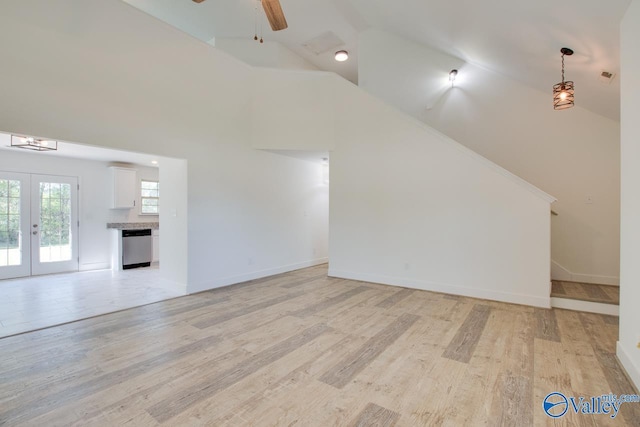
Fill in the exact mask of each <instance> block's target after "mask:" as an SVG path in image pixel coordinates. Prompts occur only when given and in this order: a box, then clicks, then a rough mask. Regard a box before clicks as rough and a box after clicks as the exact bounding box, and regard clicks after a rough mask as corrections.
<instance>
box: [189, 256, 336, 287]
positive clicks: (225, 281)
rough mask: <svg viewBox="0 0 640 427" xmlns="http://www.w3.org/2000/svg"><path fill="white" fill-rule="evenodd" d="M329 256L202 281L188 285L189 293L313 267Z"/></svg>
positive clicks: (326, 259)
mask: <svg viewBox="0 0 640 427" xmlns="http://www.w3.org/2000/svg"><path fill="white" fill-rule="evenodd" d="M327 262H329V258H316V259H312V260H309V261H303V262H299V263H295V264H288V265H283V266H280V267H273V268H267V269H264V270H259V271H252V272H250V273H245V274H240V275H237V276H229V277H224V278H222V279H216V280H213V281H211V282H207V283H200V284H198V285H195V286H187V294H194V293H197V292H203V291H208V290H211V289H216V288H222V287H224V286H229V285H234V284H236V283H242V282H246V281H249V280H255V279H262V278H263V277H269V276H273V275H275V274H280V273H287V272H289V271H294V270H299V269H301V268H307V267H313V266H316V265H320V264H326V263H327Z"/></svg>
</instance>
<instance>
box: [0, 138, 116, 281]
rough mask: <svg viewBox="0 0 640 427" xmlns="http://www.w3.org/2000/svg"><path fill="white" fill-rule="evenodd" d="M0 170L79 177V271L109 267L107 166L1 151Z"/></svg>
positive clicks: (42, 155)
mask: <svg viewBox="0 0 640 427" xmlns="http://www.w3.org/2000/svg"><path fill="white" fill-rule="evenodd" d="M0 170H4V171H12V172H23V173H35V174H45V175H64V176H74V177H78V183H79V184H80V191H79V193H78V202H79V203H78V207H79V215H80V240H79V242H78V245H79V256H80V265H79V268H80V270H95V269H101V268H110V266H111V251H110V249H109V245H110V242H111V240H110V234H109V230H108V229H107V222H109V195H110V192H111V188H110V175H109V173H108V171H107V163H104V162H96V161H90V160H80V159H70V158H64V157H58V156H55V157H54V156H50V155H47V153H23V152H18V151H16V150H14V151H9V150H1V151H0Z"/></svg>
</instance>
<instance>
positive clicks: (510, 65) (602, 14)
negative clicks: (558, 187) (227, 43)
mask: <svg viewBox="0 0 640 427" xmlns="http://www.w3.org/2000/svg"><path fill="white" fill-rule="evenodd" d="M125 1H126V2H127V3H130V4H131V5H133V6H135V7H137V8H139V9H141V10H143V11H145V12H147V13H149V14H151V15H153V16H156V17H157V18H159V19H161V20H163V21H165V22H167V23H169V24H170V25H173V26H175V27H177V28H179V29H181V30H182V31H185V32H187V33H189V34H191V35H193V36H194V37H197V38H199V39H201V40H203V41H209V40H211V39H213V38H245V37H246V38H247V39H251V38H253V35H254V32H255V27H256V24H255V17H256V0H206V1H205V2H203V3H200V4H197V3H194V2H193V1H191V0H125ZM280 1H281V4H282V8H283V10H284V12H285V15H286V17H287V21H288V23H289V28H288V29H286V30H284V31H279V32H272V31H271V30H270V29H269V26H268V24H267V22H266V20H265V18H264V14H263V13H262V12H261V10H260V9H258V15H257V16H258V17H259V20H258V32H260V27H261V26H262V33H263V36H264V39H265V40H267V41H270V40H273V41H278V42H280V43H282V44H283V45H285V46H286V47H288V48H289V49H291V50H293V51H294V52H296V53H297V54H298V55H300V56H302V57H303V58H305V59H306V60H308V61H309V62H312V63H313V64H315V65H316V66H318V67H319V68H320V69H323V70H328V71H334V72H336V73H338V74H340V75H342V76H344V77H345V78H347V79H349V80H351V81H353V82H357V66H358V64H357V63H358V61H357V43H358V34H359V33H360V32H361V31H363V30H365V29H368V28H378V29H382V30H385V31H389V32H391V33H394V34H397V35H400V36H403V37H405V38H407V39H410V40H412V41H415V42H418V43H421V44H424V45H427V46H431V47H434V48H436V49H439V50H441V51H443V52H446V53H448V54H450V55H453V56H456V57H458V58H460V59H462V60H464V61H466V62H470V63H473V64H475V65H479V66H481V67H483V68H486V69H489V70H492V71H494V72H497V73H499V74H501V75H504V76H506V77H508V78H511V79H514V80H517V81H519V82H521V83H523V84H525V85H527V86H529V87H532V88H536V89H539V90H541V91H545V92H548V93H551V88H552V86H553V85H554V84H555V83H558V82H559V81H560V48H561V47H564V46H567V47H570V48H572V49H573V50H574V51H575V54H574V55H573V56H572V57H570V58H567V59H566V79H567V80H573V81H574V82H575V86H576V105H579V106H581V107H584V108H586V109H589V110H591V111H593V112H595V113H598V114H601V115H603V116H605V117H608V118H611V119H613V120H619V115H620V111H619V110H620V107H619V104H620V96H619V91H620V84H619V83H620V75H619V70H620V59H619V40H618V39H619V37H618V32H619V23H620V20H621V18H622V16H623V15H624V12H625V11H626V9H627V7H628V6H629V4H630V0H608V1H606V2H604V1H602V0H565V1H562V2H558V1H554V0H536V1H519V0H488V1H472V0H461V1H450V0H397V1H388V0H325V1H317V0H280ZM327 32H332V33H334V34H335V35H336V36H337V37H338V38H339V39H341V40H342V41H343V42H344V43H343V44H342V45H340V48H341V49H346V50H348V51H349V52H350V55H351V57H350V59H349V61H347V62H345V63H337V62H335V61H334V60H333V53H334V51H335V50H334V49H330V50H328V51H326V52H324V53H320V54H315V53H312V52H310V51H309V50H308V49H307V48H305V47H304V45H305V44H306V43H307V42H309V41H310V40H312V39H314V38H316V37H318V36H320V35H322V34H325V33H327ZM336 50H337V49H336ZM603 71H607V72H610V73H613V74H615V76H614V78H613V79H611V80H610V81H609V82H603V81H601V79H600V74H601V73H602V72H603ZM516 96H517V94H514V97H516Z"/></svg>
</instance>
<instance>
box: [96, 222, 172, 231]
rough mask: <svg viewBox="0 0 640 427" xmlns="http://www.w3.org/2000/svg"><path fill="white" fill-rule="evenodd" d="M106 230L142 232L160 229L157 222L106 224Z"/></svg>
mask: <svg viewBox="0 0 640 427" xmlns="http://www.w3.org/2000/svg"><path fill="white" fill-rule="evenodd" d="M107 228H113V229H115V230H144V229H149V228H150V229H152V230H158V229H160V223H159V222H108V223H107Z"/></svg>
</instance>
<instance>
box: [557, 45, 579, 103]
mask: <svg viewBox="0 0 640 427" xmlns="http://www.w3.org/2000/svg"><path fill="white" fill-rule="evenodd" d="M560 53H562V81H561V82H560V83H558V84H555V85H553V109H554V110H566V109H567V108H571V107H573V105H574V87H573V82H572V81H565V80H564V57H565V55H566V56H571V55H573V50H571V49H569V48H568V47H563V48H562V49H560Z"/></svg>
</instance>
